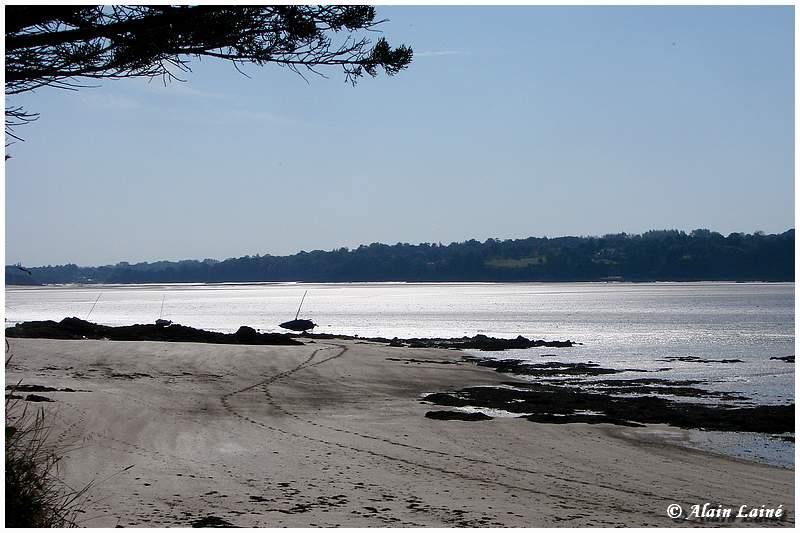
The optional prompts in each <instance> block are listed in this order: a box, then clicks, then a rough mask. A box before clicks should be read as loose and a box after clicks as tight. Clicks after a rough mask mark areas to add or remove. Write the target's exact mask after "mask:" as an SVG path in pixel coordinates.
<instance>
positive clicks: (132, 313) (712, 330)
mask: <svg viewBox="0 0 800 533" xmlns="http://www.w3.org/2000/svg"><path fill="white" fill-rule="evenodd" d="M305 290H308V296H307V297H306V300H305V303H304V304H303V309H302V312H301V313H300V316H301V318H309V319H312V320H314V321H315V322H316V323H317V324H319V327H318V328H317V329H316V330H315V331H316V332H326V333H340V334H351V335H360V336H382V337H400V338H404V337H460V336H462V335H469V336H472V335H475V334H477V333H482V334H485V335H490V336H495V337H509V338H511V337H516V336H517V335H523V336H525V337H529V338H536V339H548V340H553V339H558V340H564V339H571V340H573V341H577V342H580V343H583V344H582V345H579V346H575V347H572V348H560V349H554V348H546V349H532V350H516V351H514V350H512V351H506V352H495V353H492V352H488V353H486V352H484V353H482V355H489V356H493V357H503V358H508V357H514V358H523V359H532V360H535V361H536V362H543V361H553V360H556V361H569V362H581V361H584V362H585V361H594V362H597V363H600V364H601V365H603V366H609V367H612V368H637V369H642V370H655V369H663V368H669V370H662V371H659V372H658V373H657V374H653V373H650V374H647V377H656V376H657V377H663V378H669V379H700V380H704V381H707V382H708V385H707V388H710V389H713V390H725V391H736V392H740V393H743V394H744V395H745V396H747V397H748V398H750V400H751V401H752V402H753V403H759V404H773V403H791V402H794V364H790V363H785V362H783V361H778V360H773V359H770V358H771V357H782V356H787V355H794V353H795V352H794V284H793V283H641V284H629V283H546V284H545V283H420V284H412V283H379V284H374V283H370V284H285V283H281V284H214V285H202V284H170V285H103V286H98V285H89V286H57V287H56V286H48V287H25V288H23V287H10V288H7V289H6V323H7V324H9V323H15V322H19V321H26V320H48V319H49V320H60V319H62V318H64V317H68V316H77V317H79V318H87V316H88V318H89V319H90V320H92V321H93V322H99V323H102V324H108V325H128V324H133V323H152V322H153V321H154V320H156V319H157V318H159V316H161V317H162V318H165V319H169V320H172V321H174V322H177V323H180V324H184V325H188V326H193V327H198V328H203V329H211V330H218V331H226V332H231V331H235V330H236V329H238V328H239V326H241V325H249V326H252V327H255V328H256V329H260V330H262V331H281V329H280V328H279V327H278V324H279V323H281V322H284V321H286V320H289V319H292V318H294V315H295V313H296V311H297V306H298V304H299V302H300V298H301V297H302V295H303V292H304V291H305ZM98 296H100V299H99V300H97V298H98ZM96 300H97V304H96V305H95V306H94V309H93V310H92V306H93V304H94V303H95V301H96ZM162 301H163V311H162ZM90 310H91V314H89V313H90ZM548 353H549V354H553V353H554V354H557V357H555V358H541V355H542V354H548ZM683 356H696V357H701V358H703V359H741V360H742V361H743V362H741V363H731V364H724V363H700V362H679V361H663V359H665V358H670V357H683ZM619 377H624V378H635V377H645V374H640V373H625V374H622V375H620V376H619Z"/></svg>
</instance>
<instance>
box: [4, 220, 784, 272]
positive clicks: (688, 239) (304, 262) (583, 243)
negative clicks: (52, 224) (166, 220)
mask: <svg viewBox="0 0 800 533" xmlns="http://www.w3.org/2000/svg"><path fill="white" fill-rule="evenodd" d="M209 248H213V243H209ZM26 270H30V272H31V274H30V275H28V274H27V272H26V271H25V270H21V269H20V268H19V267H18V266H8V267H6V283H7V284H9V283H27V284H30V283H180V282H223V281H235V282H253V281H306V282H344V281H603V280H625V281H699V280H727V281H793V280H794V230H793V229H792V230H789V231H786V232H784V233H781V234H777V235H765V234H763V233H760V232H757V233H753V234H744V233H731V234H730V235H728V236H724V235H721V234H720V233H716V232H712V231H709V230H694V231H692V232H691V233H685V232H683V231H677V230H664V231H648V232H646V233H643V234H641V235H628V234H625V233H620V234H615V235H604V236H602V237H558V238H554V239H548V238H546V237H544V238H538V237H530V238H528V239H517V240H499V239H487V240H486V241H485V242H478V241H476V240H469V241H466V242H459V243H452V244H448V245H442V244H429V243H423V244H417V245H412V244H407V243H398V244H395V245H391V246H390V245H387V244H378V243H374V244H370V245H368V246H367V245H362V246H359V247H358V248H356V249H354V250H349V249H347V248H339V249H336V250H332V251H329V252H326V251H322V250H314V251H312V252H300V253H297V254H295V255H291V256H284V257H276V256H271V255H264V256H259V255H255V256H249V255H248V256H245V257H239V258H236V259H227V260H225V261H216V260H213V259H206V260H204V261H178V262H170V261H159V262H156V263H137V264H131V263H124V262H123V263H118V264H116V265H108V266H101V267H79V266H77V265H61V266H47V267H32V268H29V269H26Z"/></svg>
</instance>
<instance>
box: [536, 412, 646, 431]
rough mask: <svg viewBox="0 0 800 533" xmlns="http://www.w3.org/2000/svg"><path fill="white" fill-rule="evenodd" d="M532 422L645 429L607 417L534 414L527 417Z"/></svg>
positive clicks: (626, 421) (641, 425) (635, 424)
mask: <svg viewBox="0 0 800 533" xmlns="http://www.w3.org/2000/svg"><path fill="white" fill-rule="evenodd" d="M525 418H526V419H528V420H530V421H531V422H539V423H540V424H614V425H616V426H627V427H639V428H641V427H644V424H637V423H636V422H631V421H629V420H621V419H619V418H611V417H609V416H606V415H587V414H582V413H580V414H571V415H550V414H541V413H537V414H532V415H528V416H526V417H525Z"/></svg>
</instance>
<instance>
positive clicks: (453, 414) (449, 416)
mask: <svg viewBox="0 0 800 533" xmlns="http://www.w3.org/2000/svg"><path fill="white" fill-rule="evenodd" d="M425 418H432V419H434V420H464V421H468V422H473V421H475V422H477V421H479V420H492V417H491V416H489V415H485V414H483V413H465V412H463V411H428V412H427V413H425Z"/></svg>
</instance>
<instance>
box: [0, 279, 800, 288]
mask: <svg viewBox="0 0 800 533" xmlns="http://www.w3.org/2000/svg"><path fill="white" fill-rule="evenodd" d="M794 282H795V280H794V279H791V280H752V279H743V280H729V279H697V280H644V281H638V280H637V281H596V280H595V281H165V282H152V283H42V284H40V285H29V284H15V283H6V287H7V288H8V287H14V288H32V287H33V288H35V287H41V288H58V287H160V286H164V285H186V286H198V287H206V286H237V285H281V286H292V285H538V284H541V285H559V284H562V285H566V284H577V283H586V284H593V285H643V284H648V283H652V284H668V283H669V284H689V283H715V284H720V285H721V284H730V285H732V284H742V283H750V284H756V283H769V284H777V283H794Z"/></svg>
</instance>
